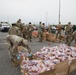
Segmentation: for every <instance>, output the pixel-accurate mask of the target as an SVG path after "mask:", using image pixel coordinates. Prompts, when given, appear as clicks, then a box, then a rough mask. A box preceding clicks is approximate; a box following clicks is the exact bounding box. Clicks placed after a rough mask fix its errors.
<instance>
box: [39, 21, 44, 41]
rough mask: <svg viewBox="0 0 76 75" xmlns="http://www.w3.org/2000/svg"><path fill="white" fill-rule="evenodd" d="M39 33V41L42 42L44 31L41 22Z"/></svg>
mask: <svg viewBox="0 0 76 75" xmlns="http://www.w3.org/2000/svg"><path fill="white" fill-rule="evenodd" d="M38 35H39V42H42V39H43V31H42V23H41V22H39V27H38Z"/></svg>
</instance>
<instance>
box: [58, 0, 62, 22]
mask: <svg viewBox="0 0 76 75" xmlns="http://www.w3.org/2000/svg"><path fill="white" fill-rule="evenodd" d="M60 6H61V1H60V0H59V21H58V22H59V23H60V8H61V7H60Z"/></svg>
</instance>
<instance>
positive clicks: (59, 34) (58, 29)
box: [56, 24, 62, 40]
mask: <svg viewBox="0 0 76 75" xmlns="http://www.w3.org/2000/svg"><path fill="white" fill-rule="evenodd" d="M61 30H62V27H61V24H59V25H58V26H57V33H56V38H57V37H58V36H59V39H60V40H61Z"/></svg>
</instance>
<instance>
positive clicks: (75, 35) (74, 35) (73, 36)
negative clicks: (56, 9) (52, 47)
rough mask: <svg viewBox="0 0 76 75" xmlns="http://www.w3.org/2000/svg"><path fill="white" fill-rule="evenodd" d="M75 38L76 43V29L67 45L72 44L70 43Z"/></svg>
mask: <svg viewBox="0 0 76 75" xmlns="http://www.w3.org/2000/svg"><path fill="white" fill-rule="evenodd" d="M73 40H75V44H76V30H75V31H74V32H73V33H72V37H71V38H70V40H69V41H68V43H67V45H68V46H70V44H71V42H72V41H73Z"/></svg>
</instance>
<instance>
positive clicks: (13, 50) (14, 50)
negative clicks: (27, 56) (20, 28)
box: [6, 35, 31, 60]
mask: <svg viewBox="0 0 76 75" xmlns="http://www.w3.org/2000/svg"><path fill="white" fill-rule="evenodd" d="M6 41H7V43H8V44H9V53H10V58H11V60H14V59H17V55H18V54H19V51H18V46H20V45H21V46H23V47H24V48H25V49H26V50H27V51H28V53H30V52H31V48H30V46H29V45H28V41H27V40H25V39H23V38H22V37H19V36H16V35H7V36H6Z"/></svg>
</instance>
